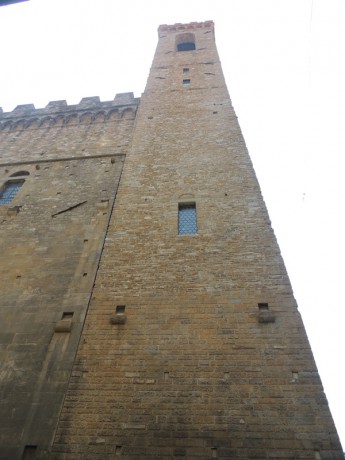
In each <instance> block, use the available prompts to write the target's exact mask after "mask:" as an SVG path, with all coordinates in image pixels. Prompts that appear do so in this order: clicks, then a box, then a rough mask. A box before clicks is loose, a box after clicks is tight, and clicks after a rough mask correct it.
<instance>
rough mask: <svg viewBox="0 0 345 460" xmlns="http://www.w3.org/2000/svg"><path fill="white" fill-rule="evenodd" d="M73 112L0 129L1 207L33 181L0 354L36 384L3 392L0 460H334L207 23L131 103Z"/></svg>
mask: <svg viewBox="0 0 345 460" xmlns="http://www.w3.org/2000/svg"><path fill="white" fill-rule="evenodd" d="M83 101H84V102H83ZM83 101H82V103H81V104H79V106H73V107H72V108H71V107H70V106H66V107H65V106H61V104H60V105H59V104H57V103H55V105H54V103H53V104H51V105H50V106H49V105H48V107H47V108H46V109H41V110H42V112H40V113H38V112H39V111H35V110H34V109H33V108H30V107H29V108H28V107H22V108H21V109H20V108H19V109H18V110H22V112H20V113H19V112H18V111H17V114H18V113H19V115H17V118H15V116H16V114H15V113H12V114H4V115H3V116H2V118H3V123H2V124H3V130H4V131H5V130H6V129H8V133H7V135H8V136H10V137H11V138H13V139H15V141H14V144H13V143H12V144H10V143H8V144H6V145H10V146H11V149H12V152H14V154H15V155H19V154H18V153H17V152H19V151H20V152H22V153H23V155H22V156H18V159H17V162H16V163H15V164H13V159H12V157H11V158H9V159H8V160H4V161H3V164H2V167H3V168H4V169H3V170H4V175H3V177H4V179H3V195H4V192H5V191H6V187H7V192H6V193H7V194H9V193H10V192H11V190H10V188H8V187H9V185H8V184H10V183H13V182H16V181H14V180H13V178H12V179H10V177H11V175H13V174H16V173H17V172H18V171H19V169H20V170H21V171H24V170H25V171H28V172H30V174H31V176H30V180H31V182H30V184H31V185H30V187H31V188H30V193H29V191H28V190H26V194H23V193H22V192H23V191H24V186H25V184H24V182H22V183H23V184H24V185H22V186H21V188H20V190H19V192H18V194H17V195H16V196H15V197H14V198H13V202H12V200H11V202H10V203H9V204H8V203H6V204H4V205H3V207H2V210H1V211H2V212H3V213H4V215H5V213H6V218H5V220H6V222H10V224H9V225H11V226H12V227H10V228H14V227H15V228H16V231H17V233H16V235H18V243H17V246H16V248H17V249H16V251H17V252H16V255H18V256H20V258H22V257H24V262H20V261H18V260H17V259H18V258H17V257H16V259H15V260H14V261H13V269H12V272H11V277H10V279H9V281H8V282H7V283H6V286H11V287H10V288H9V291H8V300H7V303H6V304H5V307H6V308H5V307H4V308H5V310H2V312H6V315H7V316H5V318H7V321H8V324H9V325H10V326H11V328H12V329H13V333H11V334H12V335H10V336H9V335H8V336H6V337H5V339H4V340H6V341H7V342H6V344H7V347H6V349H5V350H6V353H7V354H6V355H4V356H5V359H6V360H7V361H6V363H7V369H12V370H13V372H14V367H13V361H12V368H11V364H10V359H11V358H13V357H14V358H15V359H16V361H15V362H16V363H17V364H16V369H18V368H19V369H21V371H22V372H24V371H23V369H25V366H28V368H29V369H28V370H29V372H32V367H33V365H34V366H36V367H35V372H36V374H37V375H38V377H39V386H38V387H36V386H35V378H34V377H33V376H31V378H30V379H29V378H28V381H27V382H26V385H27V386H26V387H25V388H26V390H25V391H26V395H27V400H26V402H25V404H26V405H25V406H21V404H24V403H22V402H21V401H18V402H16V401H15V399H16V394H21V393H20V391H21V389H20V385H19V384H18V388H16V389H15V390H13V388H12V389H11V388H10V385H11V381H12V380H13V379H14V378H15V376H14V374H13V375H12V374H11V375H10V374H6V375H4V376H3V377H2V380H3V381H4V382H6V385H7V386H6V391H7V395H8V397H7V399H6V404H7V405H6V410H7V411H8V414H9V417H10V414H11V413H13V408H16V409H15V411H14V413H16V411H20V407H25V408H26V409H25V410H22V412H21V415H20V417H19V416H18V418H17V425H16V426H17V435H16V436H12V438H11V433H10V431H11V430H12V431H11V432H12V434H13V432H14V431H13V430H15V427H13V428H11V430H7V431H6V429H5V427H4V424H3V426H2V427H0V428H1V430H2V431H1V433H3V437H2V439H3V440H4V445H6V449H7V451H6V452H8V453H10V452H12V454H13V456H12V457H10V456H9V457H6V456H5V457H2V458H13V459H20V458H24V459H28V458H51V459H55V460H60V459H61V460H62V459H63V460H72V459H73V460H75V459H93V460H94V459H99V460H101V459H102V460H105V459H109V460H110V459H113V458H114V459H115V458H117V457H122V458H124V459H147V460H154V459H157V460H158V459H172V458H180V457H184V458H187V459H199V458H203V459H206V458H223V459H233V460H235V459H251V458H253V459H254V458H255V459H316V460H317V459H333V460H336V459H339V460H340V459H342V458H343V455H342V451H341V446H340V442H339V439H338V436H337V433H336V429H335V427H334V424H333V421H332V417H331V414H330V411H329V408H328V404H327V400H326V398H325V395H324V392H323V388H322V384H321V381H320V378H319V376H318V373H317V369H316V365H315V362H314V359H313V356H312V352H311V349H310V345H309V343H308V339H307V336H306V333H305V330H304V327H303V323H302V320H301V317H300V314H299V312H298V309H297V305H296V301H295V299H294V297H293V292H292V288H291V285H290V282H289V279H288V275H287V272H286V269H285V267H284V263H283V260H282V257H281V255H280V251H279V247H278V244H277V241H276V238H275V236H274V233H273V230H272V228H271V225H270V221H269V216H268V214H267V210H266V207H265V204H264V201H263V198H262V196H261V193H260V188H259V184H258V181H257V179H256V177H255V173H254V170H253V167H252V164H251V161H250V157H249V155H248V152H247V149H246V146H245V142H244V139H243V136H242V134H241V130H240V127H239V124H238V122H237V118H236V115H235V112H234V110H233V108H232V105H231V101H230V98H229V94H228V91H227V88H226V85H225V81H224V77H223V74H222V69H221V64H220V61H219V57H218V54H217V50H216V46H215V38H214V25H213V23H212V21H208V22H204V23H190V24H185V25H183V24H176V25H173V26H167V25H164V26H160V27H159V41H158V46H157V50H156V54H155V57H154V60H153V64H152V68H151V71H150V75H149V78H148V82H147V86H146V89H145V92H144V93H143V95H142V97H141V99H140V103H139V101H138V100H135V99H133V98H132V97H131V95H130V94H126V95H119V96H118V97H117V98H116V99H115V101H112V102H109V103H100V102H99V101H98V100H96V99H95V98H93V99H92V98H89V99H86V100H83ZM49 110H50V111H51V115H50V118H48V115H47V112H48V111H49ZM14 112H15V111H14ZM66 114H67V115H66ZM68 114H69V115H68ZM53 115H54V117H53ZM20 117H22V118H23V119H24V122H23V125H22V126H21V125H19V126H20V128H18V123H20V120H21V119H19V118H20ZM35 117H36V119H39V118H40V117H41V119H42V120H41V122H37V126H36V125H34V124H31V122H30V121H29V120H32V123H34V121H33V120H34V119H35ZM14 118H15V120H14ZM53 118H54V120H55V121H54V123H53V122H52V121H51V119H53ZM44 119H46V121H44ZM59 120H60V121H59ZM0 121H1V118H0ZM11 123H12V124H11ZM32 126H35V131H34V133H35V136H34V137H32V132H31V134H30V132H29V131H30V127H32ZM16 127H17V128H16ZM15 129H17V130H18V129H19V131H15ZM11 133H12V134H11ZM13 133H16V134H13ZM43 135H44V136H43ZM13 136H14V137H13ZM25 136H27V137H25ZM47 138H48V139H50V140H51V139H53V143H52V142H48V143H45V141H44V140H43V139H47ZM3 139H8V137H3ZM28 139H30V142H31V146H30V149H28V147H27V140H28ZM16 145H17V150H15V148H16V147H15V146H16ZM52 145H53V147H52ZM38 146H39V147H38ZM28 150H30V152H31V153H30V165H28V166H27V167H26V168H25V169H24V166H23V163H25V162H26V163H28V164H29V160H28V158H27V156H25V152H26V154H27V155H29V153H28ZM33 150H35V152H36V154H37V157H35V158H33V156H32V155H33V153H32V151H33ZM3 151H4V152H5V150H3ZM42 152H43V153H42ZM26 163H25V164H26ZM123 164H124V165H123ZM18 165H20V168H19V166H18ZM122 165H123V168H122ZM30 168H31V169H30ZM29 169H30V171H29ZM5 171H7V172H5ZM49 171H50V172H49ZM32 176H35V177H32ZM14 177H19V179H20V180H22V181H24V180H25V181H27V180H28V179H27V177H28V176H25V177H24V176H14ZM5 179H6V180H5ZM32 179H34V180H32ZM43 180H44V181H45V184H50V185H49V187H48V191H46V189H44V193H46V194H47V196H46V197H45V200H43V199H42V196H40V197H37V194H38V191H39V190H40V188H39V185H38V183H39V182H40V181H43ZM17 182H18V181H17ZM64 184H65V185H66V188H64ZM58 189H59V190H58ZM68 190H70V191H69V192H68ZM58 192H60V193H58ZM20 193H21V195H20ZM64 193H65V195H64V198H62V197H61V196H60V195H61V194H64ZM71 194H72V196H73V194H77V196H75V195H74V198H75V199H74V198H73V199H72V198H71ZM66 195H67V196H66ZM15 200H20V201H18V202H17V201H15ZM30 200H34V202H33V204H30V205H29V203H31V201H30ZM61 200H65V201H61ZM66 200H67V201H66ZM42 203H43V204H42ZM47 205H49V210H45V211H44V209H45V208H44V206H47ZM53 205H54V206H55V208H54V212H52V211H51V206H53ZM42 206H43V208H42ZM42 209H43V211H44V212H43V211H42ZM33 216H35V218H34V217H33ZM24 218H26V219H27V220H26V221H25V220H22V221H20V219H24ZM31 218H32V219H33V221H32V222H30V219H31ZM35 219H36V220H35ZM37 219H38V220H39V222H41V220H42V221H44V225H45V227H44V229H42V231H41V232H39V231H38V230H37V229H36V228H35V225H36V224H37ZM23 222H24V223H25V222H29V224H28V225H27V226H26V228H25V229H23ZM35 222H36V224H35ZM16 225H17V226H18V227H16ZM47 232H48V233H47ZM49 232H50V233H49ZM15 241H17V240H15ZM28 242H29V243H28ZM18 248H22V251H20V250H19V249H18ZM28 248H29V249H28ZM60 248H62V249H63V250H62V249H61V250H60ZM8 251H10V252H11V251H13V248H8ZM32 254H34V255H35V257H36V258H35V265H34V269H33V271H31V272H30V273H33V275H32V276H31V278H33V279H31V278H30V280H27V281H26V278H25V276H23V273H22V272H21V271H20V267H22V269H23V271H24V272H25V269H26V267H28V270H29V271H30V270H32V269H31V267H30V260H33V259H32V257H33V256H32ZM9 259H10V255H9ZM21 260H23V259H21ZM11 263H12V261H11ZM11 266H12V265H11ZM65 268H66V270H67V271H66V272H65V271H64V270H65ZM36 272H37V273H36ZM41 272H45V273H46V274H47V275H46V277H47V278H44V280H45V281H42V279H41V278H39V273H41ZM66 273H67V274H66ZM48 274H49V278H48ZM18 276H19V278H18ZM22 278H24V279H22ZM18 280H19V281H18ZM14 283H24V285H25V289H26V290H25V291H21V292H22V294H21V296H19V297H18V304H16V305H18V308H19V307H21V308H25V309H26V310H25V312H26V313H27V315H28V316H27V318H30V319H29V320H25V321H26V322H25V321H24V320H22V319H21V320H20V321H22V322H25V324H24V325H23V326H22V328H23V331H24V332H25V334H28V332H27V330H28V328H29V324H30V325H32V324H34V325H36V326H35V327H36V329H35V332H34V334H36V335H35V336H34V337H32V341H33V343H35V350H36V351H37V358H35V363H30V364H28V363H26V364H25V365H24V363H23V362H22V361H20V356H24V355H25V356H29V353H30V347H28V340H29V339H28V337H27V336H25V337H19V336H18V334H17V332H16V327H18V326H17V323H16V316H17V315H18V316H19V317H21V316H20V311H19V310H18V311H16V313H15V316H11V314H10V309H11V308H12V304H11V302H13V301H14V299H15V296H17V295H18V289H16V288H14V287H13V286H14ZM25 283H27V284H25ZM32 283H34V286H36V287H35V289H34V288H31V286H32ZM51 286H55V287H54V289H55V291H54V289H53V288H51ZM30 289H31V291H30ZM23 292H25V293H27V295H24V294H23ZM33 299H34V302H33ZM43 312H44V315H43ZM40 332H41V333H43V336H44V337H45V338H44V340H43V339H42V340H41V341H38V340H37V334H39V333H40ZM34 334H32V335H34ZM24 339H25V340H24ZM25 347H26V348H25ZM20 353H22V355H20ZM30 366H31V367H30ZM30 382H31V383H30ZM55 389H57V390H58V392H55ZM11 391H12V393H11ZM49 395H53V396H51V398H53V399H51V398H50V397H49ZM52 400H53V401H54V403H53V404H52V402H51V401H52ZM45 404H47V406H45ZM38 406H39V407H41V411H42V413H39V412H38V409H37V407H38ZM47 407H48V412H49V414H47ZM43 408H45V409H46V410H45V411H44V410H43ZM11 411H12V412H11ZM14 417H15V415H14ZM20 420H23V421H24V422H20ZM18 423H19V425H18ZM20 423H22V425H21V424H20ZM43 428H45V433H44V435H43V436H41V434H40V431H41V430H42V431H44V430H43ZM25 430H26V431H25ZM23 433H24V434H23ZM6 436H7V437H6ZM8 439H11V442H9V441H8ZM6 443H7V444H6ZM8 455H9V454H8ZM0 458H1V456H0Z"/></svg>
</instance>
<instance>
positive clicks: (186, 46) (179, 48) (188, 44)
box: [177, 42, 195, 51]
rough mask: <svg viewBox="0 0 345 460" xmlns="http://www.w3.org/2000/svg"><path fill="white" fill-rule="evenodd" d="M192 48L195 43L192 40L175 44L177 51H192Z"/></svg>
mask: <svg viewBox="0 0 345 460" xmlns="http://www.w3.org/2000/svg"><path fill="white" fill-rule="evenodd" d="M193 50H195V43H193V42H186V43H179V44H178V45H177V51H193Z"/></svg>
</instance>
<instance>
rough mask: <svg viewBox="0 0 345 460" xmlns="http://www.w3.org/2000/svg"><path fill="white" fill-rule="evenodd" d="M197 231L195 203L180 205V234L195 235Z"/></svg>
mask: <svg viewBox="0 0 345 460" xmlns="http://www.w3.org/2000/svg"><path fill="white" fill-rule="evenodd" d="M197 231H198V228H197V224H196V206H195V203H186V204H179V207H178V234H179V235H195V234H196V233H197Z"/></svg>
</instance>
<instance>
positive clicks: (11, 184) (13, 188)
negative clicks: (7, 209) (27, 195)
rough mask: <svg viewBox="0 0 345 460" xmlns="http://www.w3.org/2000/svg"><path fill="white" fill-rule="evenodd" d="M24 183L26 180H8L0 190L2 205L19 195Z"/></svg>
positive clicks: (0, 202)
mask: <svg viewBox="0 0 345 460" xmlns="http://www.w3.org/2000/svg"><path fill="white" fill-rule="evenodd" d="M23 184H24V181H23V180H21V181H8V182H6V183H5V185H4V186H3V188H2V190H1V191H0V205H1V204H8V203H11V201H12V200H13V198H14V197H15V196H16V195H17V193H18V191H19V189H20V187H21V186H22V185H23Z"/></svg>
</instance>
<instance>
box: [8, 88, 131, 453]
mask: <svg viewBox="0 0 345 460" xmlns="http://www.w3.org/2000/svg"><path fill="white" fill-rule="evenodd" d="M137 105H138V100H135V99H134V98H133V96H131V95H130V94H129V95H118V96H117V97H116V99H115V100H114V101H110V102H103V103H101V102H100V101H99V99H98V98H87V99H84V100H83V101H82V102H81V103H80V104H78V105H76V106H68V105H67V104H66V103H65V102H64V101H60V102H53V103H50V104H48V106H47V107H46V108H45V109H35V108H34V107H33V106H30V105H28V106H20V107H18V108H17V109H15V110H14V111H13V112H11V113H5V114H2V113H1V114H0V190H1V189H2V190H3V188H4V187H5V186H6V183H8V182H9V181H13V180H20V181H22V182H21V184H22V185H21V188H20V190H19V191H18V193H17V195H16V196H15V197H14V199H13V200H12V201H11V202H10V203H8V204H2V205H1V206H0V220H1V226H0V254H1V264H0V271H1V274H0V291H1V296H0V324H1V330H0V361H1V368H0V390H1V400H0V413H1V420H0V458H1V459H2V460H19V459H22V458H23V459H25V460H26V459H28V458H47V455H48V453H47V452H48V450H49V447H50V445H51V443H52V440H53V437H54V433H55V429H56V424H57V420H58V417H59V414H60V411H61V406H62V402H63V399H64V395H65V391H66V388H67V383H68V379H69V377H70V373H71V369H72V364H73V362H74V358H75V353H76V350H77V346H78V343H79V339H80V332H81V329H82V325H83V322H84V318H85V314H86V310H87V307H88V302H89V298H90V293H91V289H92V286H93V282H94V277H95V274H96V270H97V266H98V262H99V258H100V254H101V250H102V247H103V243H104V238H105V231H106V228H107V224H108V220H109V216H110V211H111V209H112V207H113V201H114V199H115V195H116V190H117V186H118V182H119V179H120V175H121V171H122V167H123V162H124V158H125V154H126V152H127V148H128V145H129V143H130V139H131V134H132V131H133V124H134V119H135V111H136V108H137ZM14 174H15V176H13V175H14ZM23 181H24V182H23ZM25 446H26V447H25ZM33 455H35V456H33Z"/></svg>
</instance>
